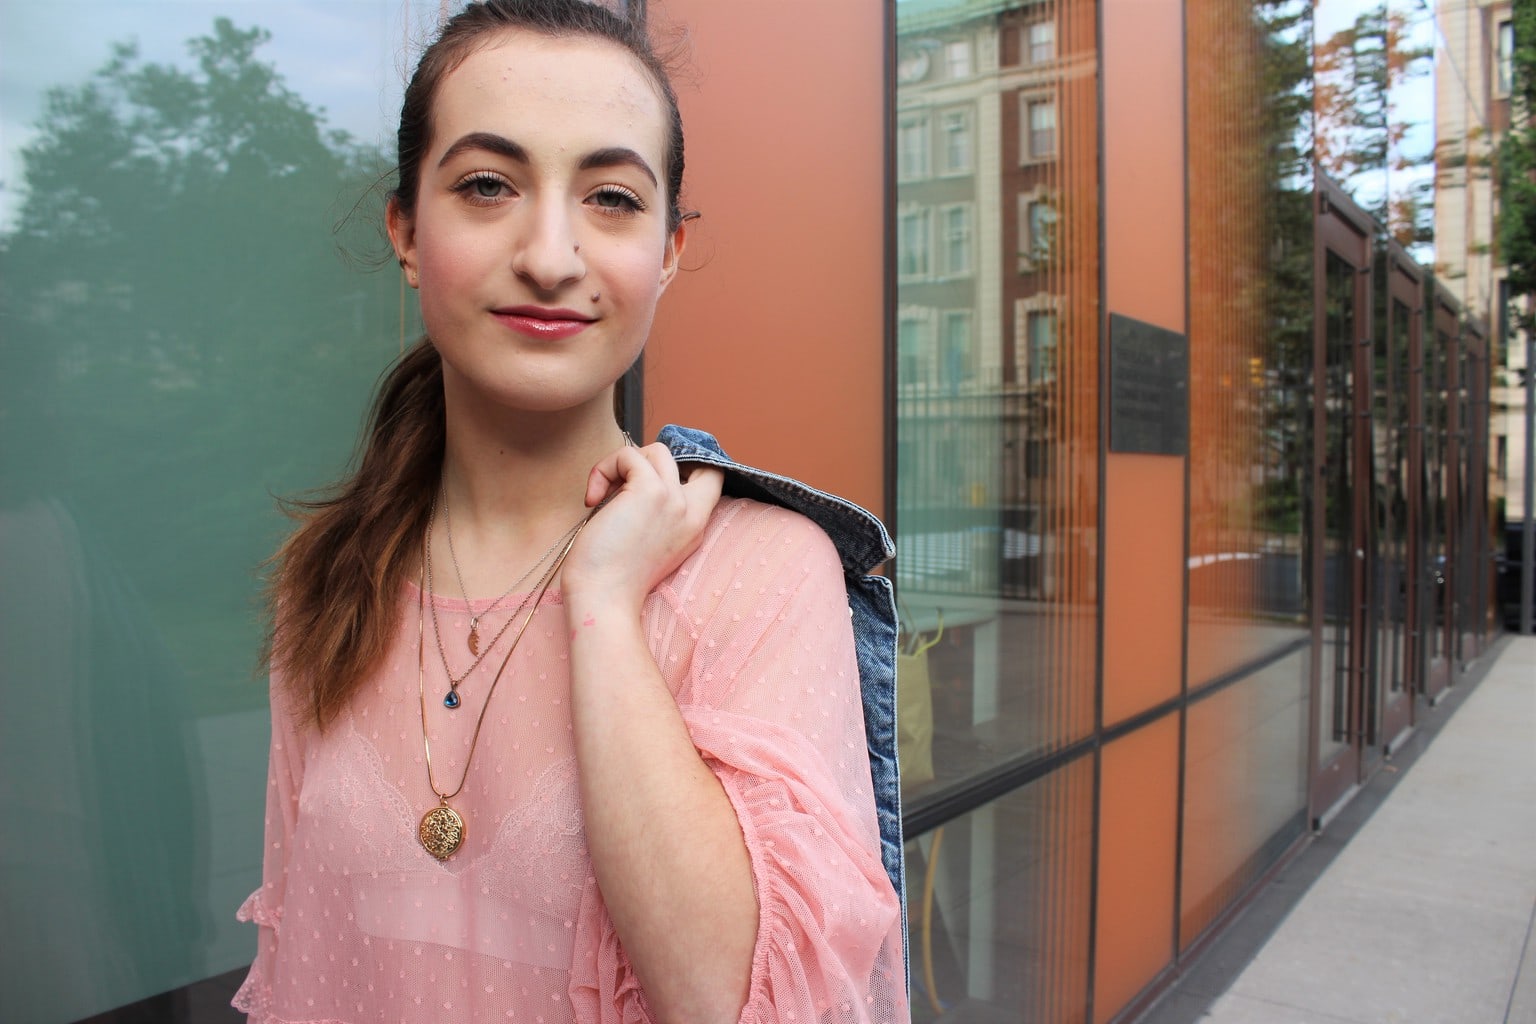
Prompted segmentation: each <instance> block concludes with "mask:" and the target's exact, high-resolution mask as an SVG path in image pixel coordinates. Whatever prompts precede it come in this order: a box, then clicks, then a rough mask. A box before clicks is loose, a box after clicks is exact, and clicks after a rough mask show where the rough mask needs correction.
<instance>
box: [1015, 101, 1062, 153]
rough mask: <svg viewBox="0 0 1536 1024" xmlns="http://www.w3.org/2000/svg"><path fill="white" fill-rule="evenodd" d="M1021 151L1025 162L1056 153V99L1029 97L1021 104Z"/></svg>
mask: <svg viewBox="0 0 1536 1024" xmlns="http://www.w3.org/2000/svg"><path fill="white" fill-rule="evenodd" d="M1023 107H1024V131H1023V140H1024V142H1023V153H1021V154H1020V158H1021V159H1022V160H1024V161H1025V162H1029V161H1032V160H1046V159H1049V158H1050V157H1053V156H1055V155H1056V101H1055V100H1053V99H1050V98H1048V97H1047V98H1040V99H1030V100H1026V101H1025V102H1024V104H1023Z"/></svg>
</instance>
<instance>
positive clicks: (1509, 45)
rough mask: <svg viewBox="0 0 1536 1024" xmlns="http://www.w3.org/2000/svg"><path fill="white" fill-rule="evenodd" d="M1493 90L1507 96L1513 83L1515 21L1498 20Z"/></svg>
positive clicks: (1497, 93)
mask: <svg viewBox="0 0 1536 1024" xmlns="http://www.w3.org/2000/svg"><path fill="white" fill-rule="evenodd" d="M1494 46H1495V48H1496V49H1495V52H1494V60H1493V91H1494V93H1495V94H1496V95H1499V96H1508V95H1509V92H1510V90H1511V89H1512V88H1514V84H1515V23H1514V22H1513V21H1501V22H1499V27H1498V32H1497V35H1496V37H1495V40H1494Z"/></svg>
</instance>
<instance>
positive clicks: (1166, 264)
mask: <svg viewBox="0 0 1536 1024" xmlns="http://www.w3.org/2000/svg"><path fill="white" fill-rule="evenodd" d="M1100 17H1101V20H1102V24H1103V48H1102V54H1103V57H1102V62H1101V65H1100V74H1101V75H1102V76H1103V82H1104V217H1105V228H1106V230H1105V232H1104V239H1105V242H1104V252H1105V284H1106V291H1107V293H1108V294H1107V295H1106V296H1105V298H1106V305H1107V306H1108V308H1109V310H1110V311H1111V312H1113V313H1123V314H1125V315H1126V316H1132V317H1135V318H1137V319H1138V320H1144V321H1146V322H1147V323H1152V324H1156V325H1158V326H1159V327H1166V328H1168V329H1169V330H1173V331H1179V332H1180V333H1183V331H1184V80H1183V75H1184V67H1183V65H1184V61H1183V53H1184V38H1183V35H1184V16H1183V11H1182V9H1181V7H1180V0H1103V4H1102V14H1101V16H1100Z"/></svg>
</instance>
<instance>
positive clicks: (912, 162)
mask: <svg viewBox="0 0 1536 1024" xmlns="http://www.w3.org/2000/svg"><path fill="white" fill-rule="evenodd" d="M896 176H897V178H898V179H900V180H901V181H920V180H922V179H923V178H926V177H928V119H927V118H926V117H914V118H907V119H905V120H903V121H902V122H901V124H900V126H899V127H898V128H897V129H896Z"/></svg>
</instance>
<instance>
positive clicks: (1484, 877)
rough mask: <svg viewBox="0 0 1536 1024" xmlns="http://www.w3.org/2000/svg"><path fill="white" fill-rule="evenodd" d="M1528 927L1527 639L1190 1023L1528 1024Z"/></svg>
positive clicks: (1509, 646) (1533, 769)
mask: <svg viewBox="0 0 1536 1024" xmlns="http://www.w3.org/2000/svg"><path fill="white" fill-rule="evenodd" d="M1388 770H1391V768H1390V766H1389V768H1388ZM1326 835H1327V833H1326V832H1325V833H1324V836H1325V837H1326ZM1533 920H1536V638H1532V637H1516V638H1510V639H1508V640H1506V641H1505V647H1504V649H1503V650H1502V651H1501V652H1500V654H1499V656H1498V659H1497V661H1496V662H1495V663H1494V664H1493V665H1492V666H1491V667H1490V668H1489V670H1488V672H1487V675H1486V676H1485V677H1484V678H1483V679H1482V681H1481V682H1480V683H1479V684H1478V686H1477V688H1476V689H1475V690H1474V691H1472V692H1471V693H1470V694H1469V695H1467V697H1466V699H1465V701H1464V703H1462V704H1461V705H1460V706H1459V707H1458V708H1457V710H1456V711H1455V713H1454V715H1453V717H1452V718H1451V719H1450V720H1449V721H1447V722H1445V724H1444V726H1443V728H1441V730H1440V731H1439V734H1438V736H1436V738H1435V739H1434V742H1433V743H1431V744H1430V745H1429V746H1428V748H1427V749H1425V750H1424V752H1423V754H1422V755H1420V756H1419V757H1418V759H1417V760H1416V761H1415V762H1414V763H1413V764H1412V767H1411V769H1410V770H1409V771H1408V772H1407V773H1406V774H1405V775H1404V777H1403V778H1402V779H1401V780H1399V782H1398V784H1397V785H1396V786H1395V787H1394V788H1393V789H1392V791H1391V792H1390V794H1389V795H1388V796H1387V798H1386V800H1385V802H1384V803H1382V804H1381V806H1380V807H1379V808H1377V809H1376V811H1375V813H1374V814H1373V815H1372V816H1371V817H1370V818H1369V820H1367V821H1365V823H1364V824H1363V825H1362V826H1361V827H1360V829H1359V831H1358V832H1357V833H1356V834H1355V835H1354V836H1353V838H1352V839H1351V840H1350V842H1349V843H1348V845H1347V846H1345V847H1344V848H1343V849H1341V850H1340V851H1339V852H1338V854H1337V856H1336V857H1334V858H1333V860H1332V861H1331V863H1329V865H1328V866H1327V868H1326V870H1325V871H1324V872H1323V873H1322V875H1320V876H1319V877H1318V878H1317V879H1316V881H1315V882H1314V883H1313V884H1312V886H1311V887H1310V888H1309V889H1308V890H1307V892H1306V894H1305V895H1304V896H1303V897H1302V898H1301V899H1300V901H1299V902H1297V904H1296V905H1295V907H1294V908H1293V909H1292V911H1291V912H1290V914H1289V916H1287V917H1286V919H1285V920H1284V921H1283V922H1282V923H1281V924H1280V926H1279V927H1278V928H1277V929H1276V930H1275V932H1274V934H1273V935H1272V936H1271V937H1270V938H1269V940H1268V942H1267V943H1266V944H1265V945H1264V946H1263V947H1262V948H1261V949H1260V950H1259V951H1258V953H1257V954H1256V955H1255V957H1254V959H1253V961H1252V962H1251V963H1250V964H1249V965H1248V966H1247V968H1246V969H1245V970H1244V971H1243V972H1242V973H1241V975H1239V976H1238V978H1237V979H1236V981H1234V982H1233V984H1232V985H1231V987H1230V988H1229V989H1228V990H1227V991H1226V992H1225V994H1223V995H1221V996H1219V997H1218V998H1217V999H1216V1000H1215V1001H1214V1002H1212V1003H1211V1004H1210V1005H1209V1006H1208V1007H1207V1009H1206V1010H1205V1012H1204V1014H1203V1015H1202V1016H1201V1017H1200V1018H1199V1020H1200V1021H1201V1022H1202V1024H1335V1022H1349V1024H1408V1022H1412V1024H1536V964H1533V961H1536V953H1533V950H1532V948H1531V947H1532V944H1533V942H1532V935H1531V933H1532V927H1533V926H1532V922H1533Z"/></svg>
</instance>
